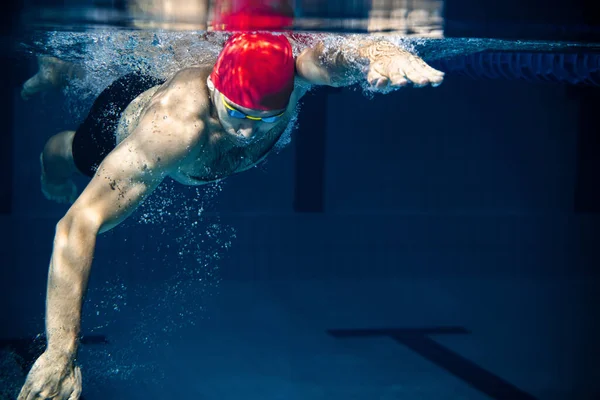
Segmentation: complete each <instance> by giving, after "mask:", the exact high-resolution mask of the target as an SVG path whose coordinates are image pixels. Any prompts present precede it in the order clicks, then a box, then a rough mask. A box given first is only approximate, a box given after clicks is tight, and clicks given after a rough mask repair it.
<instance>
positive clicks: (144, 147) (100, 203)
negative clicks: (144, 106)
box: [73, 123, 190, 231]
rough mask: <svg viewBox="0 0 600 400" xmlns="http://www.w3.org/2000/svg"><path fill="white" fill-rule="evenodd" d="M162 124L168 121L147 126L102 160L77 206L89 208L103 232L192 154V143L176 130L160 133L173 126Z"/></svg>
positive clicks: (116, 222)
mask: <svg viewBox="0 0 600 400" xmlns="http://www.w3.org/2000/svg"><path fill="white" fill-rule="evenodd" d="M140 125H144V124H140ZM161 125H166V123H165V124H161V123H154V124H150V125H147V126H148V128H147V129H141V130H136V131H134V132H133V133H132V134H131V135H130V136H129V137H128V138H126V139H125V140H123V141H122V142H121V143H120V144H119V145H118V146H117V147H116V148H115V149H114V150H113V151H112V152H111V153H109V154H108V155H107V156H106V158H105V159H104V160H103V161H102V163H101V164H100V165H99V167H98V170H97V171H96V174H95V175H94V177H93V178H92V180H91V181H90V183H89V184H88V186H87V187H86V189H85V190H84V191H83V192H82V193H81V195H80V196H79V198H78V199H77V201H76V202H75V204H74V205H73V206H74V207H76V206H80V207H83V208H84V209H86V210H87V212H88V213H89V214H90V215H91V216H93V218H95V220H96V223H97V224H98V227H99V230H100V231H106V230H109V229H111V228H112V227H114V226H116V225H118V224H119V223H121V222H122V221H124V220H125V219H126V218H127V217H128V216H129V215H130V214H131V213H132V212H133V211H135V209H136V208H137V207H138V206H139V205H140V204H141V203H142V202H143V201H144V199H146V198H147V197H148V196H149V195H150V194H151V193H152V192H153V191H154V189H156V187H157V186H158V185H159V184H160V183H161V182H162V181H163V179H164V178H165V177H166V176H167V175H169V173H171V171H172V170H173V169H174V168H176V167H177V165H179V162H180V161H181V160H182V159H185V158H186V157H187V156H188V155H189V148H190V144H189V143H185V142H183V141H177V136H179V135H177V134H176V133H175V132H174V133H173V134H172V135H169V134H168V133H166V132H163V133H164V134H161V135H159V134H157V131H156V129H161V128H162V129H168V128H169V127H168V126H161ZM174 141H175V142H174ZM174 143H175V145H174ZM78 203H80V204H78Z"/></svg>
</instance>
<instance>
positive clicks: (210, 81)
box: [206, 76, 215, 92]
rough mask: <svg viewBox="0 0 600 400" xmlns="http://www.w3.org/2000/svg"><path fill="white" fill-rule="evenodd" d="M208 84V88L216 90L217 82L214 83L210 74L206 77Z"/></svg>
mask: <svg viewBox="0 0 600 400" xmlns="http://www.w3.org/2000/svg"><path fill="white" fill-rule="evenodd" d="M206 86H208V90H210V91H211V92H213V91H214V90H215V84H214V83H213V81H212V79H210V76H209V77H208V78H206Z"/></svg>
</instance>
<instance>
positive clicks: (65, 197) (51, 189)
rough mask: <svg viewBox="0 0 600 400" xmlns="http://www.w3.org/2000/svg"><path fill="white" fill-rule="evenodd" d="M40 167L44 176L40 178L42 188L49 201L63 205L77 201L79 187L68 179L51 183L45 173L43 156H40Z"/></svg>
mask: <svg viewBox="0 0 600 400" xmlns="http://www.w3.org/2000/svg"><path fill="white" fill-rule="evenodd" d="M40 165H41V167H42V174H41V177H40V183H41V187H42V193H43V194H44V196H45V197H46V198H47V199H48V200H53V201H56V202H57V203H62V204H65V203H66V204H72V203H74V202H75V200H77V195H78V191H77V186H76V185H75V183H74V182H73V180H72V179H70V178H68V179H67V180H65V181H62V182H50V181H49V180H48V177H47V176H46V173H45V172H44V162H43V159H42V154H40Z"/></svg>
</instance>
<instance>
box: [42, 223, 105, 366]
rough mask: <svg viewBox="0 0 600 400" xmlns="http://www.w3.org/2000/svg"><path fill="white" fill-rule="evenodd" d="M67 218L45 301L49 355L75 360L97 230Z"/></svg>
mask: <svg viewBox="0 0 600 400" xmlns="http://www.w3.org/2000/svg"><path fill="white" fill-rule="evenodd" d="M90 225H91V224H89V223H87V222H85V221H82V220H81V219H78V218H72V217H69V214H67V216H65V218H63V219H62V220H61V221H60V222H59V223H58V225H57V227H56V236H55V240H54V249H53V252H52V258H51V261H50V270H49V273H48V289H47V297H46V335H47V338H48V349H47V351H50V352H54V353H56V354H57V356H59V357H64V358H69V359H73V358H75V355H76V353H77V347H78V340H79V333H80V329H81V309H82V305H83V298H84V295H85V290H86V288H87V283H88V279H89V274H90V270H91V265H92V258H93V253H94V247H95V244H96V234H97V230H95V229H93V228H92V226H90Z"/></svg>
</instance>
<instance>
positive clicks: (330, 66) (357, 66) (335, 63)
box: [314, 39, 387, 87]
mask: <svg viewBox="0 0 600 400" xmlns="http://www.w3.org/2000/svg"><path fill="white" fill-rule="evenodd" d="M379 43H387V42H376V41H374V40H370V39H360V40H359V39H347V40H346V41H345V42H344V44H342V45H341V46H327V45H325V44H324V43H319V44H317V45H316V47H315V48H314V51H315V53H316V56H317V58H318V59H319V61H320V63H321V67H322V68H323V69H324V70H325V71H326V73H327V75H328V78H329V79H328V80H329V82H328V84H329V85H330V86H337V87H341V86H348V85H352V84H354V83H356V82H357V81H358V80H359V79H360V75H361V71H362V68H363V67H364V66H365V65H368V60H369V56H370V54H371V53H372V52H373V51H377V50H376V49H378V48H379V47H380V45H379Z"/></svg>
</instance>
